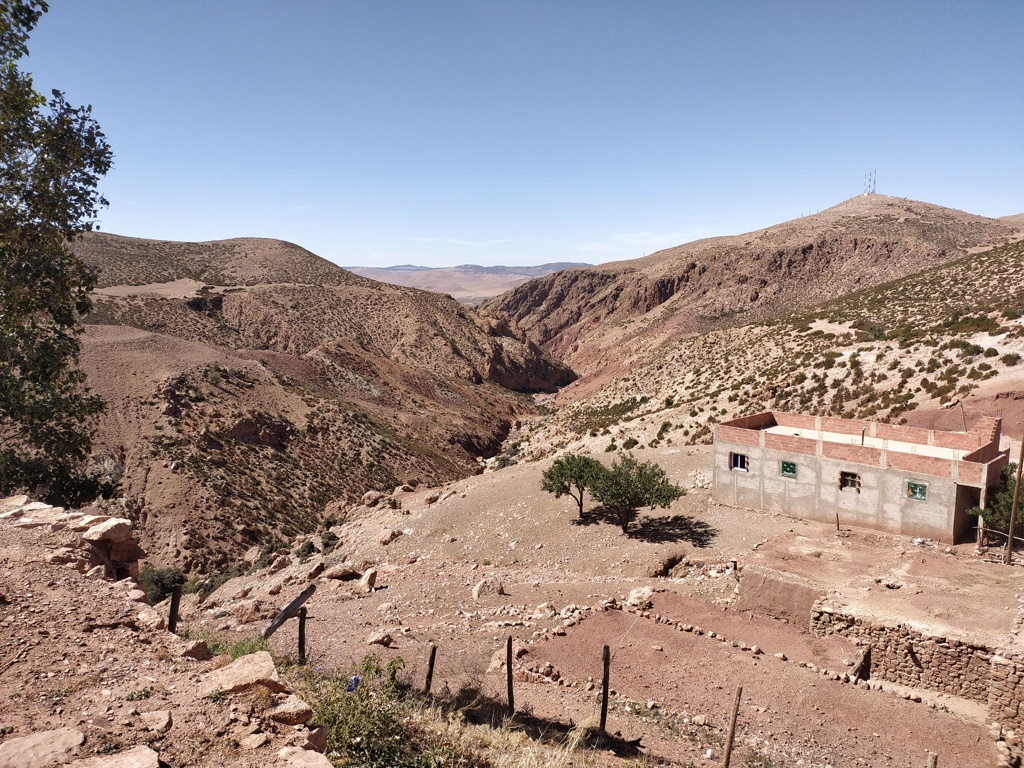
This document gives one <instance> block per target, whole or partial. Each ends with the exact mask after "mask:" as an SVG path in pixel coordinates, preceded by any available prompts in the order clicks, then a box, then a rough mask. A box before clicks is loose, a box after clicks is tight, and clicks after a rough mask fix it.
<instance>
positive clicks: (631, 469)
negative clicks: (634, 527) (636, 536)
mask: <svg viewBox="0 0 1024 768" xmlns="http://www.w3.org/2000/svg"><path fill="white" fill-rule="evenodd" d="M590 493H591V495H592V496H593V497H594V499H596V500H597V501H599V502H600V503H601V504H602V505H603V506H604V508H605V509H606V510H607V511H609V512H611V513H612V514H613V515H614V516H615V518H616V520H618V522H619V525H620V526H622V532H623V533H628V532H629V523H630V522H631V521H632V520H633V518H634V517H635V516H636V510H637V509H639V508H640V507H650V508H651V509H654V508H655V507H668V506H670V505H671V504H672V502H673V501H675V500H676V499H678V498H680V497H681V496H685V495H686V491H684V490H683V489H682V488H680V487H679V486H678V485H676V484H675V483H673V482H670V481H669V479H668V476H667V475H666V474H665V470H663V469H662V468H661V467H659V466H658V465H657V464H653V463H651V462H649V461H645V462H643V463H641V462H638V461H637V460H636V459H635V458H633V457H632V456H631V455H629V454H625V455H623V456H622V457H620V458H619V459H617V460H616V461H615V462H614V463H613V464H612V466H611V469H605V468H604V467H602V468H601V471H600V472H599V473H597V475H596V476H595V477H594V479H593V481H592V482H591V484H590Z"/></svg>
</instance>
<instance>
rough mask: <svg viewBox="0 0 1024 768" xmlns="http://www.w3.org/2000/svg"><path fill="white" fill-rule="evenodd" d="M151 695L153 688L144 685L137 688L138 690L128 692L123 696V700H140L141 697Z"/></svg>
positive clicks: (144, 697) (145, 697)
mask: <svg viewBox="0 0 1024 768" xmlns="http://www.w3.org/2000/svg"><path fill="white" fill-rule="evenodd" d="M152 695H153V689H152V688H149V687H146V688H139V690H137V691H132V692H131V693H129V694H128V695H127V696H125V697H124V698H125V701H142V700H143V699H148V698H149V697H150V696H152Z"/></svg>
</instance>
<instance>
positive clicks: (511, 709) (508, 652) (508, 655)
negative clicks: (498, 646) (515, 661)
mask: <svg viewBox="0 0 1024 768" xmlns="http://www.w3.org/2000/svg"><path fill="white" fill-rule="evenodd" d="M505 671H506V673H507V678H508V716H509V717H513V716H514V715H515V713H516V700H515V693H514V692H513V690H512V635H509V636H508V642H507V643H506V644H505Z"/></svg>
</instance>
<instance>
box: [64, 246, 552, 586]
mask: <svg viewBox="0 0 1024 768" xmlns="http://www.w3.org/2000/svg"><path fill="white" fill-rule="evenodd" d="M75 248H76V249H77V251H78V253H79V254H80V255H81V256H82V257H83V258H84V259H85V260H86V261H87V262H88V263H89V264H91V265H92V266H94V267H95V268H97V269H98V270H99V271H100V288H99V289H98V290H97V293H96V297H95V298H96V302H95V304H96V307H95V311H94V313H93V314H92V315H91V316H90V317H89V322H90V324H91V325H90V327H89V329H88V332H87V333H86V334H85V337H84V347H83V356H82V359H83V366H84V367H85V369H86V371H87V372H88V373H89V375H90V382H91V385H92V386H93V387H94V389H95V390H96V391H97V393H98V394H100V395H101V396H103V398H104V399H105V400H106V401H107V403H108V413H107V415H106V416H105V417H104V421H103V424H102V425H101V441H100V446H101V447H105V448H106V453H107V461H108V463H109V465H110V472H111V473H112V474H114V475H115V476H117V475H123V483H124V487H125V491H126V499H127V504H128V506H129V511H130V512H131V513H132V514H133V516H134V517H135V518H136V519H137V520H139V521H140V522H142V523H144V525H143V540H144V543H145V545H146V546H147V547H148V548H149V549H150V550H151V552H152V554H153V555H154V556H155V558H156V559H157V560H164V561H166V560H172V561H175V562H178V563H180V564H184V565H186V566H193V567H195V566H203V567H206V566H207V565H212V564H211V563H208V562H207V561H206V556H207V554H208V552H209V551H210V550H211V549H212V550H214V551H216V553H217V558H216V559H219V560H220V561H221V562H222V563H224V562H227V560H228V558H229V555H230V554H231V553H234V554H237V552H238V551H241V550H242V549H243V548H246V547H248V546H251V545H252V544H253V543H255V542H258V541H265V540H269V539H271V538H273V537H275V536H278V535H288V536H290V535H294V534H295V533H297V532H299V531H300V530H305V529H308V528H309V527H311V526H313V525H315V524H316V523H317V522H318V521H319V520H320V517H321V516H322V513H323V511H324V508H325V506H326V505H327V504H328V503H330V502H332V501H339V502H343V501H351V500H353V499H354V498H355V497H357V496H359V495H361V494H362V493H363V492H364V491H365V490H366V489H367V488H369V487H376V488H385V487H394V486H395V485H396V484H399V483H402V482H406V481H409V480H421V481H424V482H434V481H440V480H442V479H451V478H454V477H457V476H461V475H465V474H467V473H470V472H472V471H474V470H475V468H476V466H477V464H476V458H477V457H478V456H487V455H490V454H492V453H493V452H494V451H495V450H496V449H497V447H498V446H499V445H500V442H501V440H502V439H503V438H504V436H505V434H506V433H507V431H508V429H509V428H510V426H511V425H512V424H513V422H514V421H515V420H516V418H517V416H518V414H520V413H522V412H524V411H525V410H528V409H529V402H528V401H527V400H525V399H524V398H523V397H522V396H521V395H520V394H517V392H531V391H542V390H552V389H553V388H555V387H557V386H559V385H561V384H565V383H567V382H569V381H571V379H572V374H571V372H570V371H569V370H568V369H566V368H565V367H563V366H561V365H559V364H557V363H555V362H553V361H551V360H550V359H548V358H547V357H546V356H545V355H544V354H543V353H542V352H541V351H540V350H539V349H538V348H537V347H536V346H535V345H533V344H532V343H531V342H529V341H528V340H527V339H526V338H525V336H524V335H523V334H522V333H521V332H519V331H518V330H517V329H515V328H514V327H512V326H510V325H509V324H508V323H507V322H504V321H502V320H500V319H497V318H493V317H490V316H488V315H487V314H483V313H478V312H476V311H474V310H472V309H469V308H466V307H464V306H462V305H460V304H458V303H457V302H455V301H454V300H453V299H451V298H450V297H447V296H442V295H439V294H431V293H426V292H423V291H419V290H415V289H411V288H402V287H398V286H390V285H385V284H382V283H376V282H374V281H371V280H367V279H365V278H361V277H358V276H356V275H352V274H350V273H348V272H346V271H344V270H342V269H341V268H340V267H336V266H334V265H333V264H331V263H330V262H327V261H325V260H323V259H321V258H319V257H317V256H315V255H314V254H312V253H309V252H308V251H305V250H304V249H302V248H299V247H298V246H295V245H292V244H289V243H283V242H280V241H273V240H261V239H241V240H229V241H222V242H213V243H170V242H159V241H152V240H140V239H134V238H124V237H118V236H115V235H106V234H104V235H100V234H93V235H90V236H87V237H86V238H84V239H83V240H82V241H81V242H79V243H76V244H75Z"/></svg>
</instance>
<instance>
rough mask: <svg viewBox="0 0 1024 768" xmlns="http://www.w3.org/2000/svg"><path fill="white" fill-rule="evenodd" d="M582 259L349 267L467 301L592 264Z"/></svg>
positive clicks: (474, 301)
mask: <svg viewBox="0 0 1024 768" xmlns="http://www.w3.org/2000/svg"><path fill="white" fill-rule="evenodd" d="M588 266H591V265H590V264H586V263H582V262H570V261H559V262H552V263H548V264H537V265H532V266H511V267H509V266H493V267H486V266H481V265H479V264H460V265H459V266H457V267H419V266H416V265H414V264H398V265H396V266H393V267H346V268H345V269H347V270H348V271H349V272H351V273H353V274H356V275H360V276H361V277H367V278H370V279H371V280H379V281H380V282H382V283H391V284H392V285H406V286H410V287H412V288H422V289H423V290H426V291H435V292H437V293H447V294H448V295H449V296H452V297H453V298H455V299H457V300H458V301H461V302H463V303H466V304H479V303H480V302H482V301H484V300H486V299H489V298H492V297H494V296H498V295H499V294H501V293H504V292H505V291H507V290H509V289H511V288H514V287H515V286H517V285H520V284H521V283H524V282H526V281H527V280H530V279H532V278H535V277H544V276H545V275H550V274H551V273H553V272H559V271H562V270H566V269H575V268H577V267H588Z"/></svg>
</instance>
